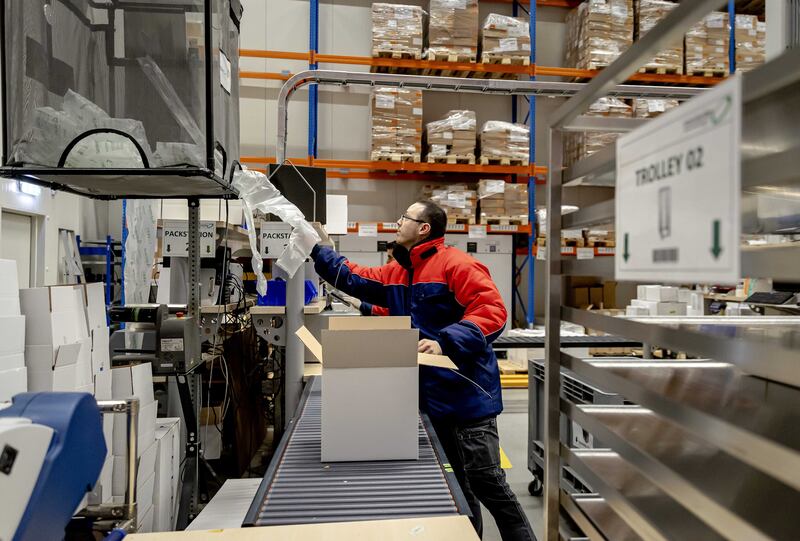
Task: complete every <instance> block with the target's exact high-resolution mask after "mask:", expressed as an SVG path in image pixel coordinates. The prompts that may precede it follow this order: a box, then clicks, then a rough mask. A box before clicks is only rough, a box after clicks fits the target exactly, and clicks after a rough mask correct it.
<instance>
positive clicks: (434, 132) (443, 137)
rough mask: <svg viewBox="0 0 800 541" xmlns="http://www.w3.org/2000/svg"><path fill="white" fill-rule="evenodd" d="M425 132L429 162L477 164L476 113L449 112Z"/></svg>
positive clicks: (430, 123)
mask: <svg viewBox="0 0 800 541" xmlns="http://www.w3.org/2000/svg"><path fill="white" fill-rule="evenodd" d="M425 130H426V136H427V144H428V162H430V163H436V162H448V158H450V160H449V161H451V162H453V163H475V141H476V120H475V111H449V112H448V113H447V114H446V115H445V117H444V118H443V119H441V120H436V121H434V122H429V123H428V124H427V126H426V127H425Z"/></svg>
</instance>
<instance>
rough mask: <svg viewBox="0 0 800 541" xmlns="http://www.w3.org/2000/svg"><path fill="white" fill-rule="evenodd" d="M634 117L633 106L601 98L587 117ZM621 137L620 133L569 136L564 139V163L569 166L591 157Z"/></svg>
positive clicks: (580, 133)
mask: <svg viewBox="0 0 800 541" xmlns="http://www.w3.org/2000/svg"><path fill="white" fill-rule="evenodd" d="M632 115H633V111H632V109H631V106H630V105H628V104H627V103H626V102H624V101H622V100H620V99H617V98H600V99H599V100H597V101H596V102H594V103H593V104H592V105H591V106H590V107H589V110H588V111H587V112H586V116H606V117H617V118H630V117H631V116H632ZM617 137H619V134H618V133H607V132H577V133H570V134H567V137H565V138H564V163H565V165H567V166H569V165H572V164H573V163H575V162H577V161H579V160H581V159H583V158H585V157H586V156H590V155H592V154H594V153H595V152H597V151H598V150H601V149H602V148H604V147H606V146H608V145H610V144H612V143H613V142H614V141H616V140H617Z"/></svg>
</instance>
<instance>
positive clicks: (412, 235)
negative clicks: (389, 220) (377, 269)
mask: <svg viewBox="0 0 800 541" xmlns="http://www.w3.org/2000/svg"><path fill="white" fill-rule="evenodd" d="M424 209H425V207H423V206H422V205H420V204H419V203H414V204H413V205H411V206H410V207H408V209H406V211H405V212H404V213H403V215H402V216H401V217H400V219H399V220H397V225H398V226H399V227H398V228H397V235H396V239H395V240H396V242H397V244H399V245H401V246H404V247H405V248H406V249H411V247H412V246H414V245H415V244H417V243H418V242H419V241H421V240H423V239H424V238H426V237H427V236H429V235H430V231H431V226H430V224H428V223H426V222H423V221H422V220H421V219H420V215H421V214H422V212H423V211H424Z"/></svg>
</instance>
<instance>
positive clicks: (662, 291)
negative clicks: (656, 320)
mask: <svg viewBox="0 0 800 541" xmlns="http://www.w3.org/2000/svg"><path fill="white" fill-rule="evenodd" d="M703 305H704V301H703V294H702V293H701V292H699V291H691V290H689V289H685V288H678V287H672V286H661V285H640V286H637V289H636V298H635V299H633V300H632V301H631V304H630V305H629V306H627V307H626V308H625V315H627V316H698V315H699V316H702V315H703V310H704V309H703Z"/></svg>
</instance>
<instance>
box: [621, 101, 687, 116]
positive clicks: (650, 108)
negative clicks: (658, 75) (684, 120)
mask: <svg viewBox="0 0 800 541" xmlns="http://www.w3.org/2000/svg"><path fill="white" fill-rule="evenodd" d="M679 104H680V102H679V101H678V100H673V99H661V98H659V99H643V98H636V99H635V100H633V116H634V118H655V117H657V116H659V115H661V114H663V113H666V112H667V111H669V110H670V109H674V108H676V107H677V106H678V105H679Z"/></svg>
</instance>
